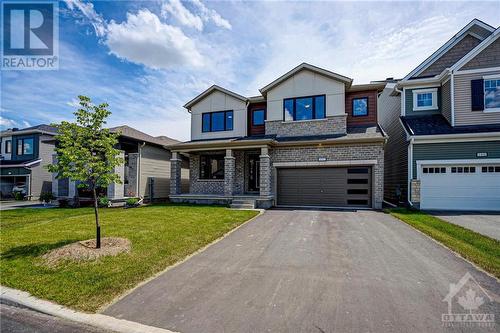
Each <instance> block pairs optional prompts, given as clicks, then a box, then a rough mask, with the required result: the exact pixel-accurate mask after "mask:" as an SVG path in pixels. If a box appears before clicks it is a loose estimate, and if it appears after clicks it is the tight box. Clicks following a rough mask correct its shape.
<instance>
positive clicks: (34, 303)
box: [0, 286, 174, 333]
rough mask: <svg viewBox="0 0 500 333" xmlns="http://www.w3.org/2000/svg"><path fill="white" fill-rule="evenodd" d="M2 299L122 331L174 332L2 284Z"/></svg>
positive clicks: (87, 323)
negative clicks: (72, 306) (87, 310)
mask: <svg viewBox="0 0 500 333" xmlns="http://www.w3.org/2000/svg"><path fill="white" fill-rule="evenodd" d="M0 288H1V289H0V290H1V294H0V300H5V301H9V302H12V303H15V304H18V305H21V306H23V307H26V308H28V309H31V310H35V311H38V312H41V313H44V314H48V315H51V316H54V317H59V318H63V319H67V320H70V321H73V322H77V323H81V324H86V325H90V326H94V327H97V328H100V329H104V330H109V331H114V332H120V333H174V332H172V331H169V330H167V329H163V328H158V327H153V326H148V325H143V324H139V323H136V322H133V321H128V320H124V319H117V318H114V317H110V316H106V315H103V314H98V313H97V314H90V313H83V312H77V311H74V310H71V309H68V308H66V307H64V306H62V305H58V304H55V303H52V302H49V301H45V300H42V299H39V298H36V297H34V296H32V295H30V294H29V293H27V292H25V291H20V290H16V289H12V288H8V287H4V286H0Z"/></svg>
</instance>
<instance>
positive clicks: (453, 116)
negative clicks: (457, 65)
mask: <svg viewBox="0 0 500 333" xmlns="http://www.w3.org/2000/svg"><path fill="white" fill-rule="evenodd" d="M450 75H451V78H450V89H451V97H450V98H451V126H452V127H455V71H451V74H450Z"/></svg>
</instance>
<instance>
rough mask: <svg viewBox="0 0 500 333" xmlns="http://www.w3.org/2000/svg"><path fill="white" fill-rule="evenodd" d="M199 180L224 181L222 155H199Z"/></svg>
mask: <svg viewBox="0 0 500 333" xmlns="http://www.w3.org/2000/svg"><path fill="white" fill-rule="evenodd" d="M200 179H224V155H201V156H200Z"/></svg>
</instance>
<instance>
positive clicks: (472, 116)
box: [454, 70, 500, 126]
mask: <svg viewBox="0 0 500 333" xmlns="http://www.w3.org/2000/svg"><path fill="white" fill-rule="evenodd" d="M494 74H500V70H498V71H489V72H487V71H485V72H481V73H468V74H461V73H457V74H455V81H454V88H455V126H462V125H484V124H500V112H483V111H472V106H471V86H470V85H471V81H472V80H477V79H482V78H483V76H485V75H494Z"/></svg>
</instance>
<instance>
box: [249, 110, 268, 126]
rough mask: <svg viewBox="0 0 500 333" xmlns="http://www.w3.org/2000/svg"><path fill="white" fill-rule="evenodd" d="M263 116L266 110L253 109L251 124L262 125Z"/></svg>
mask: <svg viewBox="0 0 500 333" xmlns="http://www.w3.org/2000/svg"><path fill="white" fill-rule="evenodd" d="M265 117H266V111H264V110H253V111H252V125H254V126H259V125H264V120H265Z"/></svg>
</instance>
